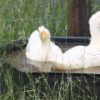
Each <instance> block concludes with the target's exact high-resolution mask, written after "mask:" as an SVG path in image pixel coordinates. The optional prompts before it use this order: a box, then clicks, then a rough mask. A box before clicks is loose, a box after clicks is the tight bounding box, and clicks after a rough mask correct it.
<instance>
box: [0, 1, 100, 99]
mask: <svg viewBox="0 0 100 100" xmlns="http://www.w3.org/2000/svg"><path fill="white" fill-rule="evenodd" d="M97 10H100V3H95V2H94V3H93V5H92V12H93V13H94V12H96V11H97ZM40 25H45V26H46V27H47V28H48V29H49V30H50V32H51V33H52V35H57V36H60V35H63V36H64V35H65V34H66V33H67V0H0V42H1V43H2V41H4V42H3V43H4V44H5V42H7V43H8V42H9V41H13V40H16V39H24V38H26V37H27V36H29V35H30V34H31V32H32V31H33V30H35V29H36V28H38V26H40ZM5 59H6V54H5V51H4V52H3V57H1V58H0V100H17V99H18V98H19V96H20V95H21V94H23V93H24V92H25V88H27V89H26V92H27V95H26V96H25V98H26V99H25V100H40V99H41V98H40V96H42V98H43V100H68V99H69V98H71V100H72V99H73V100H80V98H81V99H82V100H87V99H88V98H90V96H91V98H92V99H93V98H95V100H96V97H95V95H91V92H90V93H89V91H88V90H86V89H85V86H86V85H87V84H86V83H84V84H85V85H84V84H83V82H84V81H85V80H84V78H83V77H82V79H75V80H74V79H71V76H70V75H69V74H68V76H66V80H65V79H64V77H63V76H62V77H61V78H62V79H61V81H60V82H59V81H58V80H57V79H55V82H53V83H52V81H49V82H51V83H52V86H50V83H49V82H48V80H47V79H48V77H47V76H45V75H42V76H39V77H37V78H35V79H33V78H32V75H31V74H23V73H20V72H18V71H16V70H15V69H13V68H12V67H11V66H10V65H6V64H5V63H4V64H3V65H2V62H5ZM2 66H3V68H1V67H2ZM25 77H26V78H25ZM82 80H84V81H82ZM42 88H43V89H44V92H43V90H42ZM76 90H77V92H76ZM80 94H82V95H80Z"/></svg>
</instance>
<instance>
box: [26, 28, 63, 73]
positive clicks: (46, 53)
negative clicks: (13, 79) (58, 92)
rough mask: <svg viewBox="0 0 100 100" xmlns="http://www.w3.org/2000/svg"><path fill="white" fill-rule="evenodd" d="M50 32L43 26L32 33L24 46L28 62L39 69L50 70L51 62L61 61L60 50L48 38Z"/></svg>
mask: <svg viewBox="0 0 100 100" xmlns="http://www.w3.org/2000/svg"><path fill="white" fill-rule="evenodd" d="M50 38H51V36H50V32H49V30H48V29H46V28H45V27H44V26H41V27H39V28H38V31H35V32H33V33H32V35H31V36H30V38H29V41H28V44H27V47H26V58H27V59H28V63H30V64H32V65H34V66H35V67H38V68H39V70H40V71H43V72H48V71H51V69H52V67H53V63H54V62H56V64H55V65H56V66H57V65H59V64H58V62H59V61H61V57H62V51H61V49H60V48H59V47H58V46H56V45H55V44H54V43H53V42H51V40H50Z"/></svg>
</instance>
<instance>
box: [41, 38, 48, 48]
mask: <svg viewBox="0 0 100 100" xmlns="http://www.w3.org/2000/svg"><path fill="white" fill-rule="evenodd" d="M42 45H43V47H49V45H50V39H47V40H45V41H43V42H42Z"/></svg>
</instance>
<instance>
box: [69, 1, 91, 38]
mask: <svg viewBox="0 0 100 100" xmlns="http://www.w3.org/2000/svg"><path fill="white" fill-rule="evenodd" d="M90 12H91V0H68V36H90V34H89V25H88V20H89V17H90Z"/></svg>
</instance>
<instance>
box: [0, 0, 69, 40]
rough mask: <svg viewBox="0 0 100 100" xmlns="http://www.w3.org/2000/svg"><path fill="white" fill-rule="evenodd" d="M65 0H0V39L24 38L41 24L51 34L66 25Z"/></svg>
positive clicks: (59, 32) (64, 27)
mask: <svg viewBox="0 0 100 100" xmlns="http://www.w3.org/2000/svg"><path fill="white" fill-rule="evenodd" d="M65 12H67V2H66V0H57V1H56V0H55V2H54V1H53V0H29V1H28V0H6V1H4V0H0V40H14V39H19V38H25V37H26V36H27V35H29V34H31V32H32V31H33V30H34V29H36V28H38V27H39V26H41V25H45V26H46V27H47V28H48V29H50V31H51V33H52V34H53V35H64V34H65V33H66V27H67V25H66V24H67V13H65Z"/></svg>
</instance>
